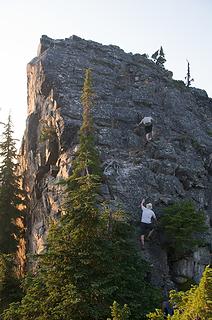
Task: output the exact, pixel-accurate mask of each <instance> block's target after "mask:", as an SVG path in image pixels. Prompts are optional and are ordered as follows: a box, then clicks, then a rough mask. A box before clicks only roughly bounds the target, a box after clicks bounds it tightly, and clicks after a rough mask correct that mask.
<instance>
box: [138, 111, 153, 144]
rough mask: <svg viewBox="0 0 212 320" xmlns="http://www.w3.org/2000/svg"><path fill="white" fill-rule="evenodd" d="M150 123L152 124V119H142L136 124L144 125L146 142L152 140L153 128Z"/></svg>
mask: <svg viewBox="0 0 212 320" xmlns="http://www.w3.org/2000/svg"><path fill="white" fill-rule="evenodd" d="M152 122H153V119H152V117H144V118H143V119H142V120H141V121H140V123H139V124H138V126H140V125H142V124H144V128H145V133H146V141H147V142H149V141H151V140H152V126H153V123H152Z"/></svg>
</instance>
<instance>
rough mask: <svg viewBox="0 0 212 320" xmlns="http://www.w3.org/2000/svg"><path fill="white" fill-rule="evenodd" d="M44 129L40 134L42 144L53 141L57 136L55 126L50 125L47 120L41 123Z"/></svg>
mask: <svg viewBox="0 0 212 320" xmlns="http://www.w3.org/2000/svg"><path fill="white" fill-rule="evenodd" d="M41 124H42V129H41V132H40V139H39V140H40V142H45V141H47V140H49V139H52V138H54V137H55V135H56V130H55V128H54V126H53V125H50V124H48V122H47V121H46V120H42V121H41Z"/></svg>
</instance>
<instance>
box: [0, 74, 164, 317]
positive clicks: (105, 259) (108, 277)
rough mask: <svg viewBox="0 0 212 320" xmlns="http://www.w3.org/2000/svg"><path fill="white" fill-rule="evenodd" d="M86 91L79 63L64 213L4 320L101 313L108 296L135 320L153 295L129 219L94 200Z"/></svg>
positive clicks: (96, 168)
mask: <svg viewBox="0 0 212 320" xmlns="http://www.w3.org/2000/svg"><path fill="white" fill-rule="evenodd" d="M92 97H93V92H92V89H91V71H90V70H87V71H86V77H85V82H84V88H83V94H82V105H83V122H82V126H81V129H80V141H79V148H78V151H77V154H76V155H75V159H74V161H73V163H72V168H73V171H72V174H71V176H70V177H69V178H68V179H67V181H65V184H64V185H65V188H66V193H65V194H66V196H65V205H64V215H63V217H62V218H61V220H60V221H58V223H53V224H52V226H51V228H50V231H49V235H48V241H47V252H46V253H45V254H44V255H42V256H41V257H40V268H39V269H38V270H37V274H36V275H35V276H34V277H32V278H31V279H30V280H29V281H28V283H26V295H25V297H24V298H23V300H22V302H21V304H13V305H11V306H10V308H9V309H8V310H7V311H5V314H4V318H3V319H4V320H5V319H10V318H12V319H13V317H14V319H17V320H19V319H20V320H28V319H34V320H50V319H51V320H58V319H63V320H70V319H72V320H91V319H93V320H95V319H98V320H105V319H106V318H107V317H108V315H109V313H110V306H111V304H112V303H113V301H114V300H117V301H118V303H120V304H121V305H124V304H126V303H127V304H129V308H130V309H132V311H131V313H132V315H133V317H134V318H133V319H135V320H137V319H139V320H140V319H144V317H145V313H146V312H147V310H150V308H152V306H153V305H155V303H156V302H157V295H158V293H157V292H156V291H155V290H154V289H153V288H152V287H151V286H150V285H149V284H148V283H147V281H146V280H145V268H146V265H145V263H144V262H143V261H142V260H141V258H140V256H139V254H138V252H137V250H136V249H135V241H134V237H133V233H132V228H131V226H130V225H129V224H128V223H127V221H126V219H123V218H122V217H121V215H120V214H119V215H118V214H117V213H116V214H114V215H112V214H111V213H110V212H109V211H108V210H107V209H104V205H103V203H102V201H100V196H99V188H100V184H101V183H102V173H101V170H100V160H99V157H98V154H97V151H96V149H95V141H94V127H93V123H92V116H91V107H92ZM108 225H110V228H108Z"/></svg>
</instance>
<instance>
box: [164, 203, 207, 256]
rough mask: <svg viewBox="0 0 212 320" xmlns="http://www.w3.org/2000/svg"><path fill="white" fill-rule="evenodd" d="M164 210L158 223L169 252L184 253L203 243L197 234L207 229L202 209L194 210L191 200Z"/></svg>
mask: <svg viewBox="0 0 212 320" xmlns="http://www.w3.org/2000/svg"><path fill="white" fill-rule="evenodd" d="M164 211H165V214H164V215H163V216H162V217H161V220H160V224H161V227H162V230H163V231H164V233H165V236H166V238H167V244H166V245H167V247H168V250H169V252H174V253H176V254H181V253H186V252H189V251H191V250H192V249H193V248H194V247H195V246H196V245H201V244H203V240H202V239H201V237H200V235H199V234H200V233H202V232H204V231H206V230H207V227H206V225H205V215H204V213H203V212H202V211H196V209H195V206H194V204H193V203H192V202H191V201H183V202H179V203H175V204H173V205H171V206H169V207H168V208H166V209H165V210H164Z"/></svg>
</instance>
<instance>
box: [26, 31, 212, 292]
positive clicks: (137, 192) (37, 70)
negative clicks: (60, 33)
mask: <svg viewBox="0 0 212 320" xmlns="http://www.w3.org/2000/svg"><path fill="white" fill-rule="evenodd" d="M85 68H91V69H92V77H93V88H94V91H95V106H94V109H93V117H94V123H95V130H96V131H95V135H96V145H97V148H98V150H99V153H100V157H101V162H102V169H103V171H104V175H105V185H103V186H102V196H103V197H104V198H105V199H106V200H108V201H109V202H110V205H111V206H112V207H116V206H119V205H120V206H121V207H122V208H124V209H125V210H126V212H127V213H128V214H129V215H130V217H131V220H132V221H139V215H140V209H139V205H140V201H141V198H142V197H148V198H149V199H150V200H151V202H152V203H153V205H154V208H155V212H156V214H157V215H158V216H160V214H162V213H163V208H164V206H166V205H167V204H170V203H173V202H174V201H176V200H179V199H187V198H189V199H193V200H194V201H195V203H196V205H197V207H198V208H200V209H203V210H205V212H206V215H207V221H208V224H209V225H210V221H211V219H212V200H211V190H212V178H211V175H212V142H211V140H212V138H211V132H212V123H211V116H212V99H210V98H208V96H207V93H206V92H205V91H203V90H200V89H196V88H187V87H185V86H184V85H183V84H182V82H181V81H175V80H173V79H172V73H171V72H170V71H167V70H165V69H163V68H161V67H160V66H158V65H156V64H155V63H153V62H152V61H151V60H149V59H147V58H146V56H145V55H140V54H134V55H133V54H131V53H125V52H124V51H123V50H121V49H120V48H119V47H117V46H113V45H110V46H104V45H101V44H99V43H96V42H93V41H86V40H83V39H81V38H78V37H76V36H72V37H70V38H68V39H65V40H53V39H50V38H48V37H47V36H43V37H42V38H41V41H40V46H39V50H38V55H37V57H36V58H34V59H33V60H32V61H31V62H30V63H29V64H28V68H27V76H28V118H27V124H26V131H25V135H24V138H23V144H22V148H21V170H22V175H23V184H24V187H25V188H26V190H27V192H28V197H29V211H28V214H27V238H28V251H29V252H31V253H40V252H42V250H43V249H44V248H45V240H46V235H47V232H48V227H49V223H50V221H51V220H54V219H59V218H60V216H61V214H62V208H61V201H62V197H61V186H59V185H58V184H57V182H58V181H59V180H60V179H61V178H66V177H68V175H69V174H70V173H71V170H72V169H71V162H72V159H73V157H74V154H75V151H76V147H77V142H78V130H79V128H80V125H81V121H82V106H81V103H80V96H81V92H82V85H83V80H84V70H85ZM149 115H151V116H152V117H153V119H154V139H153V141H152V142H150V143H148V144H146V142H145V135H144V131H143V129H142V128H141V129H139V130H138V129H135V128H136V124H138V123H139V121H140V120H141V118H142V117H143V116H149ZM210 239H211V237H210V236H209V237H208V240H207V244H206V245H205V247H203V248H200V249H199V250H198V251H196V252H195V253H194V254H193V255H191V256H190V257H186V259H182V260H180V261H176V263H174V264H172V266H170V265H169V261H168V258H167V254H166V252H165V251H164V249H162V248H161V245H160V235H158V234H156V235H155V241H154V242H153V243H151V244H148V250H147V251H146V252H145V253H144V258H145V259H147V260H148V261H150V263H151V266H152V272H151V279H152V282H154V283H156V284H158V285H161V286H162V285H164V283H166V284H169V285H170V286H172V285H173V283H172V282H171V281H170V279H171V278H170V275H171V276H172V280H174V281H176V282H177V281H181V282H182V278H183V279H184V278H191V279H194V280H195V281H198V280H199V278H200V276H201V273H202V270H203V268H204V266H205V265H206V264H208V263H209V260H210V250H211V247H210V241H211V240H210ZM170 267H171V269H170ZM179 279H180V280H179Z"/></svg>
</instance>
